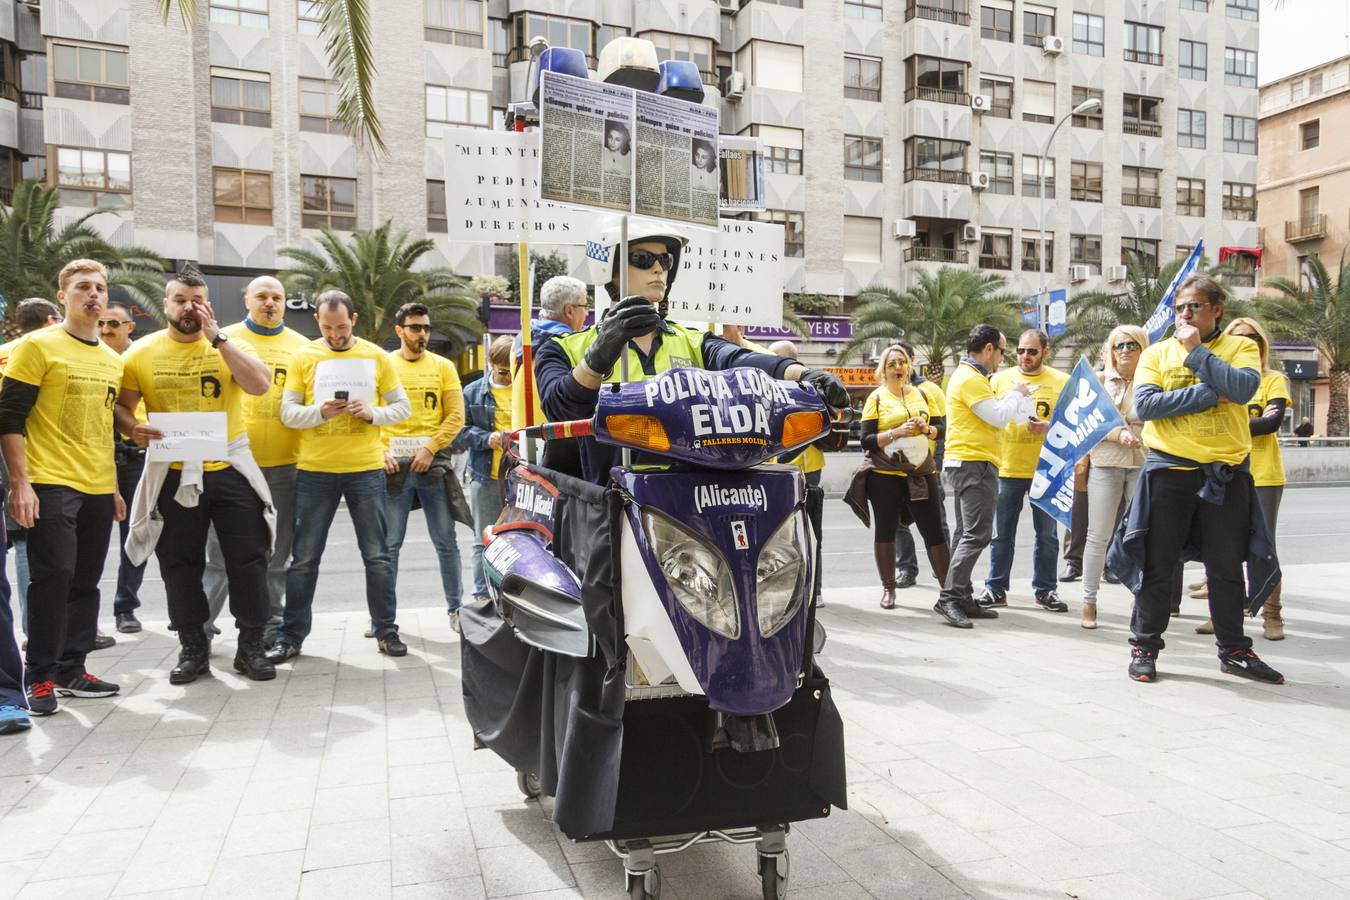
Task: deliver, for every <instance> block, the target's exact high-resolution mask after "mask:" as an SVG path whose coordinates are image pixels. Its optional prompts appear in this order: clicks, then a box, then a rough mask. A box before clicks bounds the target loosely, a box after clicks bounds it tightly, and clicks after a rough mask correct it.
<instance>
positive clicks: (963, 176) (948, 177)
mask: <svg viewBox="0 0 1350 900" xmlns="http://www.w3.org/2000/svg"><path fill="white" fill-rule="evenodd" d="M905 181H936V182H938V183H940V184H969V183H970V173H969V172H967V171H965V170H964V169H934V168H929V167H927V166H919V167H918V168H910V169H906V170H905Z"/></svg>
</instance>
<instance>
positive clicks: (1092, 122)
mask: <svg viewBox="0 0 1350 900" xmlns="http://www.w3.org/2000/svg"><path fill="white" fill-rule="evenodd" d="M1088 100H1097V101H1098V102H1101V101H1102V100H1103V97H1102V92H1101V89H1100V88H1090V87H1079V86H1078V85H1074V86H1073V108H1074V109H1077V108H1078V107H1079V106H1081V105H1082V104H1083V103H1085V102H1087V101H1088ZM1105 107H1106V104H1105V103H1102V105H1101V106H1099V107H1097V108H1096V109H1094V110H1093V111H1092V112H1088V113H1082V114H1080V115H1075V116H1074V117H1073V127H1074V128H1090V129H1092V130H1093V131H1101V130H1102V122H1103V121H1104V118H1103V112H1104V109H1105Z"/></svg>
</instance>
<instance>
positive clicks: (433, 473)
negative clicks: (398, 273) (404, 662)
mask: <svg viewBox="0 0 1350 900" xmlns="http://www.w3.org/2000/svg"><path fill="white" fill-rule="evenodd" d="M394 321H395V323H396V324H395V325H394V333H395V334H397V335H398V339H399V347H398V349H397V350H394V351H393V352H391V353H390V354H389V359H390V360H392V361H393V363H394V372H395V373H396V374H397V375H398V380H399V382H400V383H402V385H403V390H405V391H407V393H408V401H409V403H410V404H411V406H412V415H410V416H409V417H408V418H407V419H404V420H403V421H402V422H399V423H398V424H396V425H390V426H389V427H388V428H385V429H384V446H385V450H384V468H385V471H386V472H388V473H389V475H390V478H391V480H390V483H389V494H388V497H387V498H386V500H385V515H386V518H387V519H388V520H389V538H388V543H389V567H390V570H391V575H390V578H389V590H390V592H391V593H392V592H393V591H394V589H395V585H396V583H397V581H398V558H399V551H400V550H401V549H402V548H403V538H404V536H405V535H406V534H407V532H408V514H409V513H411V512H412V505H413V498H414V497H415V498H417V500H419V501H420V502H421V504H422V514H423V515H425V516H426V519H427V533H428V534H429V535H430V536H431V545H432V546H433V547H435V548H436V558H437V560H438V561H439V562H440V566H441V589H442V590H444V591H445V608H446V611H447V612H448V613H449V615H450V627H451V628H452V629H454V630H455V631H459V605H460V601H461V599H462V598H463V595H464V585H463V581H462V574H461V569H460V564H459V544H458V542H457V541H456V540H455V520H454V517H453V516H452V515H451V514H450V496H449V495H448V494H447V493H446V487H445V479H446V478H455V477H457V476H456V475H455V472H454V470H453V469H451V468H450V467H449V465H448V461H447V462H446V463H442V464H441V465H439V466H437V467H436V468H434V469H433V468H432V465H431V464H432V462H433V460H434V459H435V457H436V454H438V453H440V452H441V451H442V450H444V449H446V448H447V447H449V446H450V442H451V441H453V440H454V439H455V435H457V434H459V429H460V428H462V427H463V426H464V391H463V389H462V388H461V387H460V384H459V373H458V372H456V371H455V367H454V366H453V365H452V364H451V362H450V360H448V359H446V358H445V357H444V356H437V355H436V354H435V353H431V352H429V351H428V350H427V343H428V342H429V341H430V340H431V312H430V310H428V309H427V307H426V305H425V304H423V303H405V304H404V305H403V306H401V307H399V310H398V312H397V313H395V314H394ZM400 473H402V478H401V479H399V478H398V477H397V476H399V475H400Z"/></svg>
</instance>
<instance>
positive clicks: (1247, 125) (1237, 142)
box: [1223, 116, 1256, 156]
mask: <svg viewBox="0 0 1350 900" xmlns="http://www.w3.org/2000/svg"><path fill="white" fill-rule="evenodd" d="M1223 149H1224V150H1225V151H1226V152H1228V153H1250V154H1251V155H1253V156H1255V155H1256V120H1255V119H1252V118H1249V117H1247V116H1224V117H1223Z"/></svg>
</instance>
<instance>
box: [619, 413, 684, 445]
mask: <svg viewBox="0 0 1350 900" xmlns="http://www.w3.org/2000/svg"><path fill="white" fill-rule="evenodd" d="M605 428H606V430H608V431H609V433H610V435H611V436H612V437H613V438H614V440H616V441H619V442H620V443H623V444H628V445H629V446H632V447H643V448H645V449H647V450H655V451H658V452H665V451H666V450H669V449H670V438H668V437H666V429H665V426H663V425H662V424H661V420H660V419H657V418H655V417H654V416H639V415H623V416H606V417H605Z"/></svg>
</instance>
